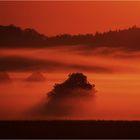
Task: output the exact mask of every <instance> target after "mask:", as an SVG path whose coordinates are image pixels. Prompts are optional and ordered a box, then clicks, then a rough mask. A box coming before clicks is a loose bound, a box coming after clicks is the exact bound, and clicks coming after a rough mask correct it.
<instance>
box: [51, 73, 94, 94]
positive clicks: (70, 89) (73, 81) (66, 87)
mask: <svg viewBox="0 0 140 140" xmlns="http://www.w3.org/2000/svg"><path fill="white" fill-rule="evenodd" d="M94 87H95V85H94V84H93V85H92V84H90V83H89V82H88V81H87V77H86V76H85V75H84V74H82V73H72V74H69V76H68V79H67V80H66V81H64V82H63V83H60V84H55V86H54V89H53V90H52V91H51V92H50V93H49V97H53V96H54V97H66V96H75V95H76V96H81V95H83V92H82V91H83V90H85V91H90V90H94ZM75 90H79V91H80V90H81V92H77V91H76V92H75ZM86 94H87V93H86Z"/></svg>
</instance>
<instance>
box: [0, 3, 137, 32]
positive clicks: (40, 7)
mask: <svg viewBox="0 0 140 140" xmlns="http://www.w3.org/2000/svg"><path fill="white" fill-rule="evenodd" d="M139 14H140V1H137V2H136V1H135V2H113V1H112V2H103V1H102V2H95V1H88V2H87V1H83V2H82V1H77V2H74V1H69V2H66V1H61V2H60V1H48V2H47V1H44V2H43V1H42V2H39V1H38V2H35V1H34V2H31V1H30V2H29V1H24V2H23V1H22V2H20V1H19V2H6V1H5V2H2V1H1V2H0V24H2V25H7V24H11V23H12V24H16V25H18V26H21V27H23V28H25V27H32V28H35V29H36V30H37V31H39V32H41V33H44V34H47V35H56V34H60V33H71V34H78V33H94V32H95V31H97V30H98V31H106V30H109V29H116V28H127V27H130V26H133V25H137V26H140V15H139Z"/></svg>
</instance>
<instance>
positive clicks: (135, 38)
mask: <svg viewBox="0 0 140 140" xmlns="http://www.w3.org/2000/svg"><path fill="white" fill-rule="evenodd" d="M58 45H86V46H91V47H99V46H100V47H104V46H106V47H123V48H126V49H128V50H129V49H130V50H132V49H133V50H139V49H140V28H138V27H136V26H133V27H131V28H128V29H124V30H115V31H108V32H103V33H99V32H96V33H95V34H84V35H83V34H79V35H70V34H62V35H57V36H52V37H48V36H45V35H43V34H40V33H38V32H37V31H36V30H34V29H30V28H27V29H24V30H23V29H21V28H20V27H16V26H15V25H9V26H0V47H1V48H2V47H46V46H58Z"/></svg>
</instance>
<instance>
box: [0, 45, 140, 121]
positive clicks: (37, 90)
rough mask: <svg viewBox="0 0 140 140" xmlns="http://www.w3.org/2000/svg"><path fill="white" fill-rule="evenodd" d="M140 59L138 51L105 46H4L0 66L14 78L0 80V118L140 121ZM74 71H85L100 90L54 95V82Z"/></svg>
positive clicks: (62, 79)
mask: <svg viewBox="0 0 140 140" xmlns="http://www.w3.org/2000/svg"><path fill="white" fill-rule="evenodd" d="M139 60H140V53H139V52H134V51H133V52H131V51H130V50H129V51H128V50H127V51H126V50H121V49H115V50H114V49H109V48H106V47H103V48H102V49H96V50H91V49H89V48H87V47H85V46H83V47H80V46H63V47H59V48H58V47H53V48H51V47H50V48H48V49H11V50H4V49H3V50H1V56H0V64H1V67H0V71H2V72H3V71H7V72H8V74H9V79H10V82H6V81H0V120H19V119H20V120H21V119H22V120H36V119H37V120H38V119H39V120H41V119H94V120H98V119H107V120H110V119H113V120H140V110H139V108H138V106H139V105H140V103H139V98H140V94H139V91H140V84H139V83H140V80H139V79H140V66H139ZM73 72H76V73H77V72H78V73H83V74H84V75H86V76H87V78H88V81H89V82H90V83H91V84H95V88H96V90H97V92H95V91H94V90H88V91H87V90H85V89H81V88H80V89H78V88H76V89H71V90H69V91H68V90H66V89H64V90H65V92H64V93H69V92H70V93H71V95H72V97H70V96H68V97H64V96H63V94H62V97H61V98H58V97H56V95H55V96H51V97H50V96H49V94H50V92H51V91H53V89H54V85H55V83H63V82H64V81H65V80H66V79H67V75H68V74H70V73H73ZM36 73H40V74H39V76H37V75H36ZM32 75H33V78H32ZM34 75H35V77H34ZM94 92H95V93H94ZM61 93H63V92H61ZM77 93H78V94H77ZM85 94H86V95H90V96H86V97H85V96H84V97H83V96H81V95H85ZM77 95H80V97H79V96H78V97H77Z"/></svg>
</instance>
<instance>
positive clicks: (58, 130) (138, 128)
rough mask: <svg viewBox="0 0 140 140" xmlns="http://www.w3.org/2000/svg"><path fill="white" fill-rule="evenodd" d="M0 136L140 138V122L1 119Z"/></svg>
mask: <svg viewBox="0 0 140 140" xmlns="http://www.w3.org/2000/svg"><path fill="white" fill-rule="evenodd" d="M0 138H140V122H139V121H1V122H0Z"/></svg>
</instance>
